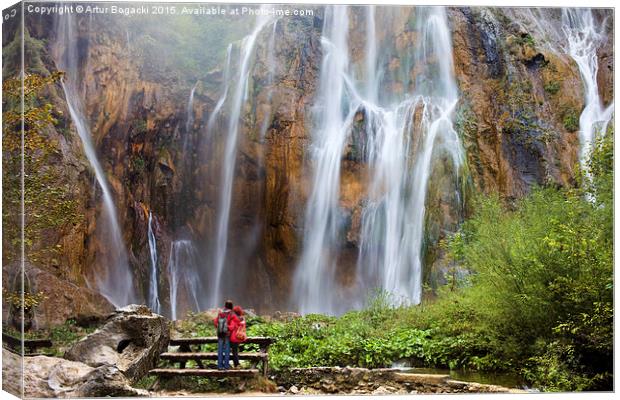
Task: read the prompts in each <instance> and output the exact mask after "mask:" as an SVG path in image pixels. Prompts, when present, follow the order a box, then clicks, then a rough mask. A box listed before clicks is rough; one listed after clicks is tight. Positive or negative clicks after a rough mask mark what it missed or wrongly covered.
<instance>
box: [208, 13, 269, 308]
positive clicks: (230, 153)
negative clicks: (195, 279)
mask: <svg viewBox="0 0 620 400" xmlns="http://www.w3.org/2000/svg"><path fill="white" fill-rule="evenodd" d="M270 20H271V18H270V17H268V16H265V15H262V14H261V15H260V16H259V17H258V18H257V22H256V26H255V28H254V31H253V32H252V33H251V34H250V35H248V36H246V37H245V38H244V39H243V42H242V44H241V49H240V57H239V61H240V62H239V67H238V75H237V76H236V82H237V86H236V87H235V92H234V95H233V98H232V102H231V106H230V114H229V120H228V132H227V135H226V139H225V140H226V143H225V146H224V157H223V161H222V168H221V169H222V177H221V184H220V193H221V197H220V202H219V209H218V218H217V228H216V237H215V240H216V245H215V251H214V261H213V274H212V277H211V289H210V291H209V293H210V294H211V301H210V305H211V306H215V305H217V304H219V303H220V302H221V301H222V299H221V298H220V297H221V283H222V282H221V281H222V273H223V271H224V263H225V260H226V251H227V247H228V224H229V221H230V205H231V201H232V186H233V179H234V172H235V165H236V159H237V142H238V140H237V138H238V136H239V129H240V127H239V121H240V118H241V117H242V109H243V106H244V104H245V102H246V100H247V97H248V81H249V78H250V73H249V72H250V67H251V63H250V58H251V56H252V54H253V53H254V46H255V44H256V38H257V37H258V35H259V33H260V32H261V31H262V30H263V27H264V26H265V25H267V24H268V23H269V21H270Z"/></svg>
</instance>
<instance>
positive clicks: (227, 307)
mask: <svg viewBox="0 0 620 400" xmlns="http://www.w3.org/2000/svg"><path fill="white" fill-rule="evenodd" d="M238 320H239V319H238V318H237V316H236V315H235V313H234V312H233V303H232V301H230V300H227V301H226V303H225V304H224V309H222V310H220V312H219V313H218V314H217V316H216V317H215V319H214V320H213V323H214V324H215V328H216V330H217V369H220V370H221V369H230V332H231V327H233V326H235V324H236V323H238Z"/></svg>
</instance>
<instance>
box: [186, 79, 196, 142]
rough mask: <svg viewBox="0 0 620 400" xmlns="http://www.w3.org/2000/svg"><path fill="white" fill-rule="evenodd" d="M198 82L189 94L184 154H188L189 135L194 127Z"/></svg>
mask: <svg viewBox="0 0 620 400" xmlns="http://www.w3.org/2000/svg"><path fill="white" fill-rule="evenodd" d="M197 86H198V82H196V83H195V84H194V86H193V87H192V90H191V91H190V93H189V100H188V101H187V119H186V121H185V134H184V136H183V154H187V150H188V149H187V146H188V143H189V135H190V134H191V132H192V129H193V127H194V93H195V92H196V87H197Z"/></svg>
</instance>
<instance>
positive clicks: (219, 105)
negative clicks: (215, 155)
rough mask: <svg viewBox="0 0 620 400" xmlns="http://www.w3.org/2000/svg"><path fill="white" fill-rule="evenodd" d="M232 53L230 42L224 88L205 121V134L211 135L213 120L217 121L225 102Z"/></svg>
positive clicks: (227, 51) (227, 49) (227, 50)
mask: <svg viewBox="0 0 620 400" xmlns="http://www.w3.org/2000/svg"><path fill="white" fill-rule="evenodd" d="M231 54H232V43H231V44H229V45H228V47H227V48H226V67H225V68H224V80H223V85H224V89H223V90H222V95H221V96H220V98H219V99H218V100H217V104H216V105H215V107H214V108H213V112H212V113H211V115H210V116H209V120H208V121H207V134H209V135H212V132H213V127H214V126H215V122H216V121H217V117H218V115H219V114H220V112H221V110H222V107H223V106H224V103H225V102H226V98H227V97H228V88H229V86H230V58H231Z"/></svg>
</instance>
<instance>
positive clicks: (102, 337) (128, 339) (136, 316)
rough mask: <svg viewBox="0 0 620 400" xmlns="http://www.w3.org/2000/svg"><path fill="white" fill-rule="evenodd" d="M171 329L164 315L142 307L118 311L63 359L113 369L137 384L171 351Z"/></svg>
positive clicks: (132, 306)
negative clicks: (162, 355)
mask: <svg viewBox="0 0 620 400" xmlns="http://www.w3.org/2000/svg"><path fill="white" fill-rule="evenodd" d="M169 341H170V328H169V325H168V321H167V320H166V319H165V318H164V317H162V316H161V315H158V314H154V313H152V312H151V311H150V310H149V309H148V308H147V307H145V306H142V305H130V306H127V307H124V308H121V309H118V310H117V311H116V312H115V313H114V314H112V315H111V316H110V317H109V318H108V319H107V320H106V322H105V324H104V325H103V326H102V327H101V328H99V329H98V330H97V331H95V332H94V333H92V334H90V335H88V336H86V337H85V338H83V339H82V340H80V341H79V342H77V343H75V344H74V345H73V346H71V347H70V348H69V349H68V350H67V351H66V352H65V355H64V358H66V359H67V360H72V361H80V362H83V363H85V364H87V365H89V366H91V367H94V368H97V367H101V366H113V367H116V368H118V370H119V371H120V372H122V373H123V374H124V375H125V376H126V377H127V378H128V379H129V381H130V382H137V381H138V380H140V379H141V378H142V377H144V376H145V375H146V374H148V372H149V370H150V369H152V368H153V367H154V366H155V363H156V362H157V360H158V358H159V355H160V354H161V353H162V352H164V351H165V350H166V349H167V348H168V342H169Z"/></svg>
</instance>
